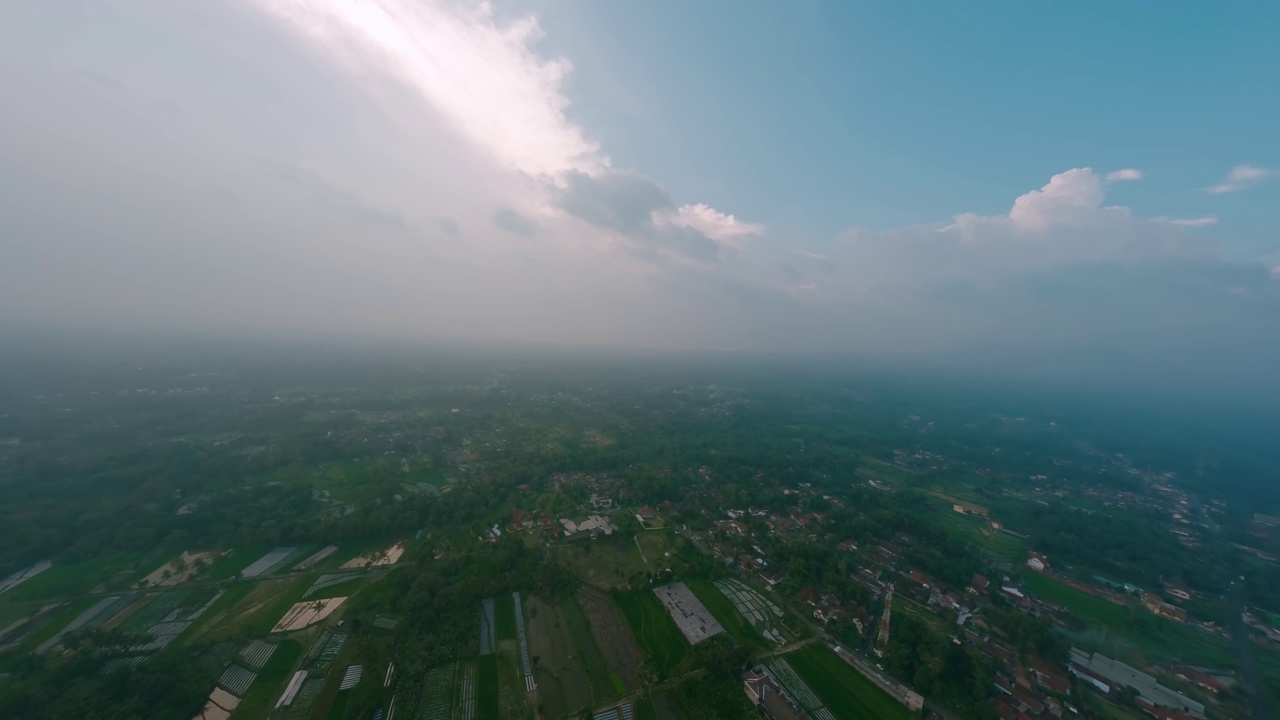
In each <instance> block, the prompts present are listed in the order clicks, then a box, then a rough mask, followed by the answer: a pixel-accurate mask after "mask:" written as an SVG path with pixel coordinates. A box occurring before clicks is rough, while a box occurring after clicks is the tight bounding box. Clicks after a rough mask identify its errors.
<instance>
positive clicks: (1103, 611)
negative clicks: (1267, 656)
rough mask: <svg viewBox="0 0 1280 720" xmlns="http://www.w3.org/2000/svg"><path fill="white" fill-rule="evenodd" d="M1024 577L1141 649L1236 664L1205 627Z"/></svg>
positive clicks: (1031, 586) (1038, 591)
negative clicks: (1186, 623)
mask: <svg viewBox="0 0 1280 720" xmlns="http://www.w3.org/2000/svg"><path fill="white" fill-rule="evenodd" d="M1023 581H1024V582H1025V583H1026V585H1027V589H1028V590H1030V591H1031V594H1032V595H1035V596H1037V597H1041V598H1044V599H1046V600H1049V601H1051V602H1055V603H1057V604H1059V605H1061V606H1063V607H1065V608H1066V609H1067V610H1070V611H1071V612H1072V613H1073V614H1074V615H1076V616H1077V617H1079V618H1080V619H1081V620H1083V621H1084V622H1086V623H1088V624H1089V625H1091V626H1094V627H1096V628H1097V629H1099V630H1102V631H1103V632H1104V633H1105V634H1106V636H1109V637H1111V638H1112V639H1114V640H1116V641H1119V642H1121V643H1124V644H1127V645H1130V646H1132V647H1134V648H1136V649H1138V650H1140V651H1142V652H1144V653H1150V654H1152V655H1156V656H1159V657H1162V658H1166V659H1169V660H1177V661H1181V662H1187V663H1191V664H1193V665H1207V666H1211V667H1233V666H1234V665H1235V658H1234V657H1233V656H1232V653H1231V649H1230V647H1229V646H1228V645H1227V641H1226V640H1225V639H1223V638H1221V637H1219V636H1217V635H1213V634H1211V633H1209V632H1207V631H1205V630H1201V629H1199V628H1197V627H1194V626H1191V625H1184V624H1182V623H1179V622H1175V621H1173V620H1168V619H1166V618H1162V617H1159V616H1157V615H1153V614H1152V613H1149V612H1147V611H1146V610H1145V609H1144V608H1142V607H1140V606H1138V605H1136V604H1134V605H1117V604H1116V603H1113V602H1111V601H1109V600H1106V599H1103V598H1100V597H1097V596H1095V595H1090V594H1089V593H1087V592H1083V591H1080V590H1077V589H1075V588H1073V587H1071V586H1069V585H1065V584H1063V583H1061V582H1059V581H1057V580H1055V579H1053V578H1051V577H1049V576H1046V575H1041V574H1039V573H1033V572H1028V573H1025V574H1024V576H1023Z"/></svg>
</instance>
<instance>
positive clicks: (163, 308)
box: [0, 0, 1280, 384]
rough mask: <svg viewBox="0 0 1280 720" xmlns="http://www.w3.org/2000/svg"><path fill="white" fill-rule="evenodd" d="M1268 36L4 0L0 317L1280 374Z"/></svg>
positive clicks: (655, 11) (1130, 13)
mask: <svg viewBox="0 0 1280 720" xmlns="http://www.w3.org/2000/svg"><path fill="white" fill-rule="evenodd" d="M1277 21H1280V7H1276V6H1275V5H1274V4H1263V3H1215V4H1202V3H1189V2H1188V3H1172V2H1171V3H1163V4H1161V5H1159V7H1158V8H1153V7H1152V6H1149V5H1148V6H1142V5H1140V4H1137V3H1132V4H1116V3H1101V2H1097V3H1083V2H1017V3H1014V2H1002V3H979V4H973V3H970V4H960V3H902V2H894V3H864V2H842V3H813V2H796V3H745V2H698V3H677V2H666V1H657V2H645V3H627V4H624V3H602V2H589V1H587V0H558V1H553V0H537V1H535V2H515V1H513V0H511V1H509V0H500V2H497V3H495V4H494V5H487V4H478V3H471V2H463V1H460V0H367V1H366V2H362V3H351V2H345V1H343V0H228V1H227V2H191V3H139V2H132V1H130V0H103V2H98V3H88V4H86V3H82V2H78V1H77V0H15V1H14V2H10V3H5V4H4V5H2V6H0V95H3V97H5V99H6V100H5V102H6V104H5V107H6V112H5V113H2V114H0V322H9V323H17V324H27V325H30V324H37V325H48V326H93V327H97V328H121V329H138V328H142V329H146V330H152V331H169V330H183V331H190V330H200V329H217V330H219V331H233V330H236V329H243V330H254V331H258V332H262V331H266V332H287V333H298V332H306V333H321V334H335V335H339V334H340V335H353V334H354V335H360V336H375V337H398V338H416V339H440V338H474V339H489V340H495V339H496V340H518V341H533V342H548V343H575V344H594V345H610V346H625V347H654V348H673V349H708V350H734V351H737V350H743V351H769V352H805V353H811V352H823V353H831V352H835V353H878V354H884V353H913V354H921V355H926V356H932V357H939V358H947V357H954V356H957V355H959V354H962V355H964V356H966V357H969V358H976V359H977V361H978V362H997V361H999V362H1005V361H1006V360H1007V358H1009V357H1010V353H1009V349H1010V348H1018V349H1019V352H1020V353H1022V355H1021V356H1020V357H1023V359H1022V360H1020V361H1019V362H1021V363H1022V364H1023V365H1024V366H1029V367H1035V366H1036V365H1037V363H1039V362H1042V361H1043V359H1044V358H1056V359H1058V360H1060V361H1061V362H1059V363H1058V364H1059V365H1062V364H1064V363H1065V364H1067V365H1070V364H1071V360H1070V359H1071V358H1073V357H1077V356H1084V355H1090V356H1091V357H1095V358H1096V357H1117V356H1124V357H1125V358H1127V360H1126V363H1127V364H1128V366H1130V367H1138V368H1141V369H1142V371H1143V372H1144V373H1145V374H1146V375H1150V376H1154V375H1161V376H1164V377H1168V378H1170V379H1171V380H1170V382H1172V381H1173V380H1172V379H1173V378H1184V377H1190V376H1193V375H1194V376H1198V377H1215V376H1216V377H1224V376H1227V375H1230V376H1231V377H1235V378H1258V379H1259V381H1265V382H1269V383H1273V384H1274V383H1277V382H1280V381H1277V379H1276V378H1275V376H1274V375H1275V374H1274V371H1273V370H1272V368H1273V367H1275V366H1276V365H1277V364H1280V244H1278V243H1277V238H1276V216H1275V212H1276V210H1275V208H1276V207H1280V203H1277V193H1280V182H1277V181H1276V179H1277V178H1276V170H1277V169H1280V147H1278V145H1277V133H1275V132H1274V130H1273V129H1272V127H1271V126H1272V125H1273V124H1274V118H1275V117H1276V116H1277V114H1278V113H1277V111H1278V110H1280V91H1278V90H1277V87H1276V84H1275V82H1274V77H1273V76H1274V68H1275V67H1280V47H1277V46H1276V45H1275V43H1274V42H1273V38H1274V28H1276V27H1277V26H1280V23H1278V22H1277ZM1099 352H1101V354H1099ZM1033 358H1039V360H1037V359H1033ZM1064 358H1065V359H1066V360H1062V359H1064ZM1045 368H1048V365H1047V364H1046V365H1045ZM1105 370H1106V366H1105V363H1104V364H1103V365H1102V366H1100V369H1099V372H1103V371H1105ZM1045 372H1049V371H1048V370H1047V369H1046V370H1045Z"/></svg>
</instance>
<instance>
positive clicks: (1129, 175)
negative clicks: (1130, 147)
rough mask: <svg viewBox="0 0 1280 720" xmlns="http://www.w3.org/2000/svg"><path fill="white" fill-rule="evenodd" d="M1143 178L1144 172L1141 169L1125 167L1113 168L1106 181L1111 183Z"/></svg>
mask: <svg viewBox="0 0 1280 720" xmlns="http://www.w3.org/2000/svg"><path fill="white" fill-rule="evenodd" d="M1142 178H1143V173H1142V171H1141V170H1134V169H1133V168H1125V169H1123V170H1113V171H1112V172H1109V173H1107V176H1106V178H1105V181H1106V183H1107V184H1108V185H1109V184H1111V183H1115V182H1131V181H1134V180H1141V179H1142Z"/></svg>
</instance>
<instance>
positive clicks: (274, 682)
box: [232, 640, 302, 720]
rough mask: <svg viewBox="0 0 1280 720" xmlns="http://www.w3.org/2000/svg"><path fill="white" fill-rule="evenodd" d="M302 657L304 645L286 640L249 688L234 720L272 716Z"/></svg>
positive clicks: (237, 708)
mask: <svg viewBox="0 0 1280 720" xmlns="http://www.w3.org/2000/svg"><path fill="white" fill-rule="evenodd" d="M301 657H302V645H301V643H298V642H297V641H294V640H285V641H284V642H282V643H280V647H278V648H276V651H275V652H274V653H272V654H271V659H269V660H267V664H266V665H264V666H263V668H262V671H261V672H259V673H258V679H257V680H254V681H253V684H252V685H250V686H249V692H248V694H246V695H245V696H244V700H242V701H241V702H240V705H239V706H238V707H236V711H235V713H234V714H233V716H232V717H233V718H234V720H240V719H241V718H262V717H267V716H268V715H269V714H270V710H271V707H272V704H273V703H275V701H276V699H277V698H279V697H280V693H282V692H284V687H285V684H286V683H287V682H288V680H289V678H290V677H292V675H293V668H294V666H295V665H297V664H298V659H299V658H301Z"/></svg>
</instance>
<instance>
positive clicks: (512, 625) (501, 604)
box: [493, 593, 516, 641]
mask: <svg viewBox="0 0 1280 720" xmlns="http://www.w3.org/2000/svg"><path fill="white" fill-rule="evenodd" d="M515 613H516V602H515V598H513V597H512V596H511V593H498V594H497V595H496V596H494V598H493V619H494V623H495V625H494V627H495V629H496V633H497V634H496V639H497V640H499V641H501V640H514V639H515V637H516V614H515Z"/></svg>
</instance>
